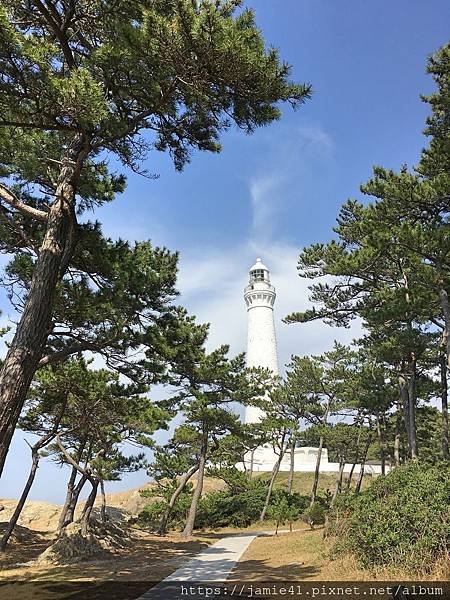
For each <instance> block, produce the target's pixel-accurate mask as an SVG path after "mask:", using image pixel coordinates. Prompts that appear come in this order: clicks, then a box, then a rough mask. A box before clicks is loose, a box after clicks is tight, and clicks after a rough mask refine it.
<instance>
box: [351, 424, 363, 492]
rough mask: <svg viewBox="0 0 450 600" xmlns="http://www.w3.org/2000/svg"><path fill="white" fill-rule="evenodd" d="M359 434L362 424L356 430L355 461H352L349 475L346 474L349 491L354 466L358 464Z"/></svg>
mask: <svg viewBox="0 0 450 600" xmlns="http://www.w3.org/2000/svg"><path fill="white" fill-rule="evenodd" d="M361 433H362V423H360V424H359V429H358V438H357V440H356V448H355V460H354V461H353V464H352V468H351V469H350V473H349V474H348V479H347V489H348V490H349V489H350V486H351V484H352V478H353V473H354V471H355V468H356V465H357V464H358V460H359V444H360V442H361Z"/></svg>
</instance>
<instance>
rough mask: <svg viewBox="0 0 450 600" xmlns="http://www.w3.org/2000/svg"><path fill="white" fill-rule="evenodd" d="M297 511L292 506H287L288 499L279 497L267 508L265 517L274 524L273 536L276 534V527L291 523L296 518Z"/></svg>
mask: <svg viewBox="0 0 450 600" xmlns="http://www.w3.org/2000/svg"><path fill="white" fill-rule="evenodd" d="M298 515H299V509H298V508H296V507H295V506H293V505H289V502H288V499H287V498H285V497H279V498H277V499H276V500H275V502H274V503H273V504H271V505H270V506H269V510H268V511H267V516H268V517H269V519H273V520H274V521H275V522H276V529H275V534H277V533H278V527H279V526H280V525H284V524H285V523H286V522H288V523H292V521H295V520H296V519H297V518H298Z"/></svg>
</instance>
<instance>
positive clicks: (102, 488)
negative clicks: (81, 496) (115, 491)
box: [100, 479, 106, 523]
mask: <svg viewBox="0 0 450 600" xmlns="http://www.w3.org/2000/svg"><path fill="white" fill-rule="evenodd" d="M100 494H101V498H102V505H101V507H100V520H101V522H102V523H106V494H105V482H104V481H103V479H100Z"/></svg>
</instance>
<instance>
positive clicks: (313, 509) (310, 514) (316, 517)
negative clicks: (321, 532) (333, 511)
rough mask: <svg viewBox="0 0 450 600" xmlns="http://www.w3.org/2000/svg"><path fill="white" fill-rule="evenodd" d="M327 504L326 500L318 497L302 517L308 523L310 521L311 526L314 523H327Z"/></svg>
mask: <svg viewBox="0 0 450 600" xmlns="http://www.w3.org/2000/svg"><path fill="white" fill-rule="evenodd" d="M326 511H327V509H326V506H325V503H324V502H321V501H320V500H319V499H317V500H316V501H315V502H314V504H313V505H312V506H308V508H307V509H306V510H305V511H304V512H303V513H302V515H301V518H302V520H303V521H305V522H306V523H309V524H310V525H311V527H314V525H323V524H324V523H325V515H326Z"/></svg>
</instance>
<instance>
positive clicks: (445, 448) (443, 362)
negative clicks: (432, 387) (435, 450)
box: [440, 352, 450, 460]
mask: <svg viewBox="0 0 450 600" xmlns="http://www.w3.org/2000/svg"><path fill="white" fill-rule="evenodd" d="M440 368H441V402H442V455H443V457H444V458H445V459H446V460H449V459H450V452H449V437H448V381H447V357H446V354H445V352H442V353H441V357H440Z"/></svg>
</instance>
